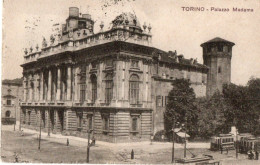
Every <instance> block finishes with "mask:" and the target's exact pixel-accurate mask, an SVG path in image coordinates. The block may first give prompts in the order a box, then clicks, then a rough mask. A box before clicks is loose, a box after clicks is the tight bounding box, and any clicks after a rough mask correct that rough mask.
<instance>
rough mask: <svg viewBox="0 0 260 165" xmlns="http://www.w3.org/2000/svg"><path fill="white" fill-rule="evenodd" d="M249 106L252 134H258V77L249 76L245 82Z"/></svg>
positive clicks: (259, 102) (259, 119) (259, 116)
mask: <svg viewBox="0 0 260 165" xmlns="http://www.w3.org/2000/svg"><path fill="white" fill-rule="evenodd" d="M247 86H248V93H249V98H250V107H251V109H252V111H253V115H254V116H255V118H254V123H253V128H252V129H253V134H255V135H260V78H254V77H251V78H250V80H249V81H248V83H247Z"/></svg>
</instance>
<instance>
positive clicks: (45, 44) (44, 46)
mask: <svg viewBox="0 0 260 165" xmlns="http://www.w3.org/2000/svg"><path fill="white" fill-rule="evenodd" d="M42 47H43V48H46V47H47V41H46V39H45V37H43V39H42Z"/></svg>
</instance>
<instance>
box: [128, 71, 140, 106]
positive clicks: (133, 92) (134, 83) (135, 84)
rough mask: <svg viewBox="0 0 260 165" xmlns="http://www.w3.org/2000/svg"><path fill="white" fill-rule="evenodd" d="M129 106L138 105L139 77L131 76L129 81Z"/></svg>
mask: <svg viewBox="0 0 260 165" xmlns="http://www.w3.org/2000/svg"><path fill="white" fill-rule="evenodd" d="M129 94H130V104H138V103H139V77H138V76H137V75H135V74H134V75H132V76H131V77H130V80H129Z"/></svg>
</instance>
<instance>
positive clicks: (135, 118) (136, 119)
mask: <svg viewBox="0 0 260 165" xmlns="http://www.w3.org/2000/svg"><path fill="white" fill-rule="evenodd" d="M130 122H131V123H130V124H131V128H130V132H131V133H132V135H134V136H135V135H137V134H138V133H139V130H140V128H139V123H140V114H131V120H130Z"/></svg>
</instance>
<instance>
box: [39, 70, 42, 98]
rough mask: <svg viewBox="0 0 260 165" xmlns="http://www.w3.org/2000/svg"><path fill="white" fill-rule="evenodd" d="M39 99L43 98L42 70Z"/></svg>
mask: <svg viewBox="0 0 260 165" xmlns="http://www.w3.org/2000/svg"><path fill="white" fill-rule="evenodd" d="M39 92H40V93H39V95H40V100H43V71H42V72H40V91H39Z"/></svg>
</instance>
